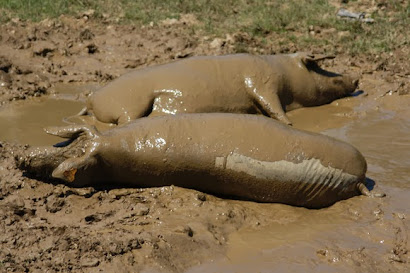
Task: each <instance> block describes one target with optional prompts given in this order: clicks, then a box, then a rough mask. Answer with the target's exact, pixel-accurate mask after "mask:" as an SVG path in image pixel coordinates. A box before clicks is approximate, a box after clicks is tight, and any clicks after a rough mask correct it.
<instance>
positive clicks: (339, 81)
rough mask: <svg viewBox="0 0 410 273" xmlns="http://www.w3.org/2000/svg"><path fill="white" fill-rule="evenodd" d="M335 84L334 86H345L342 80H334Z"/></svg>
mask: <svg viewBox="0 0 410 273" xmlns="http://www.w3.org/2000/svg"><path fill="white" fill-rule="evenodd" d="M333 83H334V84H336V85H339V84H340V85H341V84H343V81H342V80H340V79H333Z"/></svg>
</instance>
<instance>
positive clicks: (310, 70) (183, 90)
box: [83, 53, 358, 124]
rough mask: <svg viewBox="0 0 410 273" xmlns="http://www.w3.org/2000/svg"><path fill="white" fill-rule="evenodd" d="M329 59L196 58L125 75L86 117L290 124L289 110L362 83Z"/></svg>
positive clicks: (92, 101) (95, 97)
mask: <svg viewBox="0 0 410 273" xmlns="http://www.w3.org/2000/svg"><path fill="white" fill-rule="evenodd" d="M326 58H333V57H331V56H321V55H320V56H319V55H316V56H315V55H309V54H306V53H295V54H289V55H265V56H254V55H249V54H237V55H227V56H213V57H194V58H189V59H186V60H183V61H176V62H173V63H169V64H165V65H159V66H153V67H148V68H144V69H140V70H136V71H134V72H131V73H128V74H126V75H123V76H122V77H120V78H119V79H117V80H115V81H113V82H112V83H110V84H108V85H107V86H105V87H103V88H102V89H100V90H99V91H97V92H96V93H94V94H92V95H91V97H90V98H89V99H88V102H87V107H86V109H84V111H83V113H93V114H94V116H95V117H96V118H97V119H98V120H99V121H101V122H105V123H115V124H124V123H127V122H129V121H131V120H134V119H136V118H140V117H143V116H158V115H167V114H179V113H211V112H225V113H248V114H255V113H262V114H264V115H266V116H269V117H272V118H275V119H278V120H280V121H281V122H283V123H285V124H291V121H290V120H289V119H288V118H287V116H286V114H285V111H286V110H291V109H296V108H299V107H309V106H318V105H322V104H326V103H330V102H332V101H333V100H335V99H338V98H341V97H345V96H348V95H349V94H350V93H352V92H353V91H354V90H355V89H356V87H357V85H358V79H357V78H356V77H352V76H348V75H340V74H335V73H332V72H328V71H325V70H322V69H321V68H320V67H319V66H318V64H317V61H319V60H323V59H326Z"/></svg>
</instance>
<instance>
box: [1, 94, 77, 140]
mask: <svg viewBox="0 0 410 273" xmlns="http://www.w3.org/2000/svg"><path fill="white" fill-rule="evenodd" d="M82 107H83V103H81V102H79V101H75V100H66V99H59V98H53V97H51V98H36V99H27V100H24V101H17V102H15V103H13V104H9V105H5V106H2V107H0V128H1V130H0V140H4V141H8V142H16V143H24V144H30V145H34V146H41V145H51V144H54V143H56V142H59V141H61V138H58V137H55V136H51V135H48V134H46V133H45V132H44V130H43V128H44V127H47V126H62V125H67V124H68V123H67V122H65V121H64V118H65V117H68V116H70V115H73V114H76V113H78V112H79V111H80V110H81V108H82Z"/></svg>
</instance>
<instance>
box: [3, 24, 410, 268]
mask: <svg viewBox="0 0 410 273" xmlns="http://www.w3.org/2000/svg"><path fill="white" fill-rule="evenodd" d="M191 19H192V18H191ZM184 20H185V21H184ZM184 20H181V21H177V22H174V23H173V24H172V25H169V24H168V25H167V24H163V25H159V26H155V27H145V28H142V29H140V28H135V27H134V28H133V27H130V26H117V25H110V24H109V23H105V24H96V23H93V22H89V21H87V20H85V19H84V18H80V19H75V18H65V17H62V18H60V19H59V20H56V21H52V20H46V21H43V22H41V23H38V24H31V23H23V22H10V23H8V24H4V25H2V26H0V29H1V32H0V33H1V34H0V35H1V39H0V47H1V49H2V50H1V52H0V102H1V104H2V106H0V217H1V223H0V242H1V246H2V247H1V248H0V271H1V272H8V271H12V272H13V271H14V272H23V271H27V272H45V271H48V272H68V271H74V272H114V271H115V272H129V271H133V272H184V271H185V272H290V271H291V272H407V271H408V268H409V266H408V262H409V253H408V235H409V226H410V221H409V217H410V216H409V213H410V207H409V198H410V179H409V175H410V171H409V170H410V169H409V168H410V167H409V166H410V139H409V137H408V136H409V134H410V110H409V109H410V108H409V105H410V96H409V64H408V60H407V57H406V56H408V54H409V49H408V47H403V48H401V49H398V50H397V51H395V52H393V55H391V56H390V55H383V54H382V55H380V56H355V57H352V56H347V55H343V54H340V55H338V56H337V58H336V59H335V60H329V61H326V62H325V63H324V67H325V68H328V69H329V70H332V71H337V72H340V73H344V72H359V73H361V74H362V78H361V81H360V85H359V89H360V90H362V91H363V93H361V92H360V93H361V94H358V95H357V96H354V97H349V98H344V99H341V100H337V101H335V102H333V103H331V104H329V105H324V106H320V107H314V108H303V109H298V110H294V111H291V112H289V113H288V116H289V119H290V120H291V121H292V122H293V124H294V126H295V127H296V128H301V129H305V130H309V131H314V132H321V133H324V134H326V135H330V136H334V137H336V138H339V139H342V140H345V141H347V142H349V143H351V144H353V145H354V146H355V147H357V148H358V149H359V150H360V151H361V152H362V153H363V154H364V156H365V158H366V160H367V162H368V173H367V176H368V178H369V179H371V180H373V181H374V182H375V184H376V186H375V190H380V191H383V192H385V193H386V194H387V196H386V197H385V198H381V199H373V198H368V197H364V196H358V197H354V198H351V199H348V200H345V201H341V202H338V203H336V204H335V205H333V206H331V207H329V208H325V209H320V210H308V209H305V208H297V207H291V206H286V205H280V204H259V203H255V202H247V201H239V200H229V199H222V198H219V197H216V196H212V195H209V194H204V193H201V192H198V191H194V190H188V189H183V188H178V187H173V186H170V187H161V188H142V189H131V188H110V187H107V186H101V185H96V186H95V187H85V188H81V187H80V188H74V187H70V185H64V184H61V183H60V182H58V181H40V180H36V179H32V178H29V177H27V176H25V174H23V173H22V171H21V170H19V169H18V168H17V163H16V160H15V157H17V156H18V155H19V154H21V153H22V152H24V151H25V150H26V149H27V144H30V145H50V144H53V143H55V142H56V140H57V141H58V139H57V138H53V137H50V136H47V135H46V134H45V133H43V131H42V127H45V126H50V125H63V124H65V123H66V122H67V121H64V120H63V117H66V116H69V115H72V114H75V113H77V112H78V111H79V110H80V109H81V107H82V106H83V103H84V100H85V97H86V95H87V94H89V93H90V92H92V91H93V90H95V89H96V88H97V87H98V86H102V85H104V84H106V82H109V81H111V80H113V79H115V78H116V77H118V76H120V75H121V74H123V73H125V72H127V71H131V70H132V69H135V68H139V67H144V66H148V65H153V64H158V63H165V62H169V61H171V60H174V59H176V58H181V57H186V56H191V55H218V54H225V53H233V48H234V45H233V44H232V43H235V41H232V40H229V41H226V43H224V44H223V45H222V44H220V46H217V47H215V43H214V44H212V45H211V42H212V40H207V39H206V38H204V37H202V36H201V35H200V33H196V34H192V33H191V32H189V30H191V27H192V25H193V24H195V23H196V22H195V20H188V19H184ZM239 36H240V37H241V39H245V40H246V39H248V40H247V44H249V51H251V52H253V53H265V54H269V53H273V52H282V51H284V52H287V50H291V49H292V50H293V49H294V50H306V49H301V48H297V46H296V45H293V46H291V47H290V48H289V47H288V48H287V49H284V48H280V47H276V46H275V44H268V45H266V44H264V43H261V42H260V41H257V40H254V39H253V40H252V38H249V37H247V36H244V34H236V36H235V35H234V37H237V39H239V38H238V37H239ZM255 48H258V51H256V50H255V51H254V49H255ZM260 50H263V52H260ZM313 50H316V51H320V49H319V48H317V49H313Z"/></svg>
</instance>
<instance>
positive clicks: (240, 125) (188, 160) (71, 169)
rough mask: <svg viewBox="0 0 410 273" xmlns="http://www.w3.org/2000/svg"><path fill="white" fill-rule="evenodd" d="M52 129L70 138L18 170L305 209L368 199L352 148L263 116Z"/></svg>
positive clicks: (32, 155) (361, 164) (361, 163)
mask: <svg viewBox="0 0 410 273" xmlns="http://www.w3.org/2000/svg"><path fill="white" fill-rule="evenodd" d="M47 132H48V133H50V134H53V135H57V136H60V137H64V138H68V139H69V141H67V143H65V145H60V146H62V147H47V148H34V149H32V150H30V151H29V152H28V153H27V155H26V156H25V157H22V158H21V161H20V162H21V167H22V168H23V169H25V170H26V171H28V172H29V173H33V174H35V175H44V174H45V175H46V176H50V174H51V173H52V177H54V178H58V179H62V180H65V181H68V182H74V185H85V184H87V185H90V184H91V185H96V184H107V183H108V184H109V185H111V186H112V185H118V186H120V185H121V186H124V185H127V186H134V187H153V186H164V185H171V184H172V185H176V186H180V187H186V188H191V189H197V190H200V191H203V192H208V193H214V194H217V195H223V196H229V197H235V198H240V199H247V200H253V201H258V202H278V203H284V204H289V205H295V206H304V207H307V208H321V207H326V206H329V205H332V204H333V203H335V202H336V201H339V200H343V199H347V198H350V197H352V196H355V195H359V194H360V193H362V194H366V195H370V192H369V191H368V190H367V188H366V187H365V185H364V181H365V173H366V161H365V159H364V158H363V156H362V154H361V153H360V152H359V151H358V150H357V149H355V148H354V147H353V146H351V145H349V144H347V143H345V142H342V141H339V140H336V139H334V138H331V137H327V136H324V135H320V134H316V133H310V132H305V131H301V130H297V129H294V128H292V127H289V126H286V125H284V124H282V123H280V122H278V121H273V120H272V119H270V118H267V117H264V116H258V115H240V114H224V113H213V114H185V115H184V114H181V115H167V116H161V117H155V118H141V119H137V120H135V121H133V122H131V123H129V124H127V125H125V126H121V127H117V128H114V129H112V130H110V131H107V132H104V133H99V132H98V131H96V130H95V129H94V127H91V126H80V125H79V126H76V125H72V126H67V127H54V128H49V129H48V130H47Z"/></svg>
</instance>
